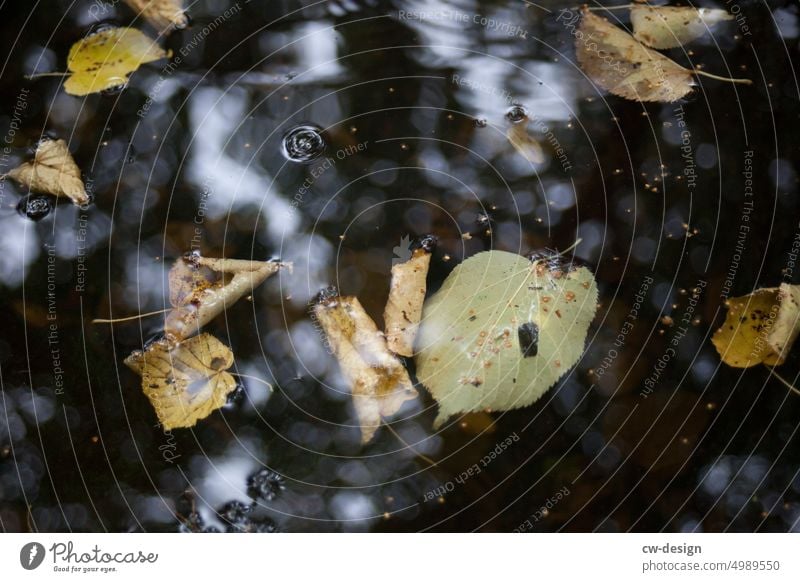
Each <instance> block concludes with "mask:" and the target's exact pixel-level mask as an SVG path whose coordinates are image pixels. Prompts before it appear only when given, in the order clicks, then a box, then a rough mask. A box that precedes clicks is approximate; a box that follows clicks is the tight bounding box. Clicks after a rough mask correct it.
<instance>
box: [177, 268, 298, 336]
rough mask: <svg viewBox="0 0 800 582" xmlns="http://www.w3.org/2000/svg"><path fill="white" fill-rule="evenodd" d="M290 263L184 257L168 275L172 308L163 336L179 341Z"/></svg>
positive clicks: (198, 329) (197, 330)
mask: <svg viewBox="0 0 800 582" xmlns="http://www.w3.org/2000/svg"><path fill="white" fill-rule="evenodd" d="M282 268H289V269H291V264H290V263H280V262H277V261H247V260H238V259H212V258H208V257H201V256H199V255H187V256H184V257H181V258H180V259H178V260H177V261H175V264H174V265H173V267H172V269H170V272H169V298H170V303H172V306H173V307H174V309H172V310H171V311H170V312H169V314H168V315H167V318H166V321H165V322H164V333H165V334H166V336H167V337H168V338H170V339H172V340H180V339H184V338H187V337H189V336H191V335H192V334H195V333H198V332H199V331H200V328H201V327H203V326H204V325H206V324H207V323H208V322H209V321H211V320H212V319H213V318H215V317H216V316H217V315H219V314H220V313H222V312H223V311H224V310H226V309H227V308H228V307H230V306H231V305H233V304H234V303H235V302H236V301H238V300H239V299H240V298H241V297H243V296H244V295H245V294H248V293H252V292H253V290H254V289H255V288H256V287H258V286H259V285H260V284H261V283H263V282H264V281H265V280H266V279H267V278H268V277H270V276H271V275H273V274H274V273H277V272H278V271H279V270H280V269H282Z"/></svg>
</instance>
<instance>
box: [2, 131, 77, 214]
mask: <svg viewBox="0 0 800 582" xmlns="http://www.w3.org/2000/svg"><path fill="white" fill-rule="evenodd" d="M7 176H8V177H9V178H13V179H14V180H16V181H17V182H19V183H20V184H22V185H23V186H26V187H27V188H28V189H30V190H34V191H37V192H44V193H47V194H52V195H54V196H63V197H65V198H69V199H70V200H72V202H73V203H74V204H77V205H78V206H81V205H83V204H86V203H88V202H89V195H88V194H87V193H86V188H85V187H84V185H83V181H82V180H81V170H80V168H78V165H77V164H76V163H75V160H74V159H73V158H72V154H70V153H69V148H68V147H67V142H65V141H64V140H63V139H55V140H54V139H45V140H42V141H40V142H39V145H38V146H37V147H36V154H35V155H34V158H33V161H32V162H25V163H24V164H22V165H21V166H19V167H18V168H14V169H13V170H11V171H10V172H8V174H7Z"/></svg>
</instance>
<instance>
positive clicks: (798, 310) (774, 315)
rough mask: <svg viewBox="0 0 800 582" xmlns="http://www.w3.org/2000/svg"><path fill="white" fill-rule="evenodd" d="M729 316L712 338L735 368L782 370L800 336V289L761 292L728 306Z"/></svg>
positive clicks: (784, 287) (788, 286)
mask: <svg viewBox="0 0 800 582" xmlns="http://www.w3.org/2000/svg"><path fill="white" fill-rule="evenodd" d="M726 306H727V308H728V314H727V316H726V318H725V323H723V324H722V327H720V328H719V329H718V330H717V331H716V332H715V333H714V336H713V337H712V338H711V341H712V343H713V344H714V347H716V348H717V352H718V353H719V355H720V357H721V358H722V361H723V362H725V363H726V364H728V365H729V366H733V367H735V368H749V367H751V366H755V365H757V364H766V365H767V366H779V365H781V364H783V363H784V361H785V360H786V355H787V353H788V352H789V350H791V349H792V345H793V344H794V342H795V340H796V339H797V336H798V334H800V285H789V284H787V283H784V284H782V285H781V286H780V287H768V288H764V289H757V290H756V291H753V292H752V293H750V294H749V295H743V296H741V297H734V298H732V299H729V300H728V301H727V302H726Z"/></svg>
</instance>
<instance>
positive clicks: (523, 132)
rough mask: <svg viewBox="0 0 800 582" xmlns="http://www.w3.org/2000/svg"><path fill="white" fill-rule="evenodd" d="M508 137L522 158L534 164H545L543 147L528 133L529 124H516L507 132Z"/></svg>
mask: <svg viewBox="0 0 800 582" xmlns="http://www.w3.org/2000/svg"><path fill="white" fill-rule="evenodd" d="M506 137H507V138H508V141H510V142H511V145H513V146H514V149H516V150H517V151H518V152H519V153H520V154H522V157H524V158H525V159H526V160H528V161H529V162H531V163H534V164H541V163H542V162H544V151H543V150H542V145H541V144H540V143H539V142H538V141H537V140H536V139H535V138H534V137H533V136H531V135H530V134H529V133H528V123H527V122H525V123H515V124H513V125H512V126H511V127H509V128H508V130H506Z"/></svg>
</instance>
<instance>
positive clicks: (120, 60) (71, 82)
mask: <svg viewBox="0 0 800 582" xmlns="http://www.w3.org/2000/svg"><path fill="white" fill-rule="evenodd" d="M167 56H168V53H167V52H166V51H164V50H163V49H162V48H161V47H159V46H158V44H156V41H155V40H153V39H152V38H150V37H148V36H147V35H145V34H144V33H143V32H141V31H140V30H137V29H135V28H108V29H103V30H99V31H98V32H95V33H94V34H91V35H89V36H87V37H85V38H82V39H81V40H79V41H78V42H76V43H75V44H73V45H72V48H71V49H70V51H69V56H68V57H67V68H68V69H69V71H70V73H71V75H70V76H69V78H68V79H67V80H66V81H65V82H64V90H65V91H66V92H67V93H69V94H70V95H76V96H83V95H89V94H90V93H99V92H100V91H106V90H108V89H115V88H118V87H123V86H125V85H126V84H127V82H128V75H130V74H131V73H132V72H134V71H136V70H137V69H138V68H139V67H140V66H142V65H143V64H145V63H149V62H152V61H157V60H159V59H163V58H165V57H167Z"/></svg>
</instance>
